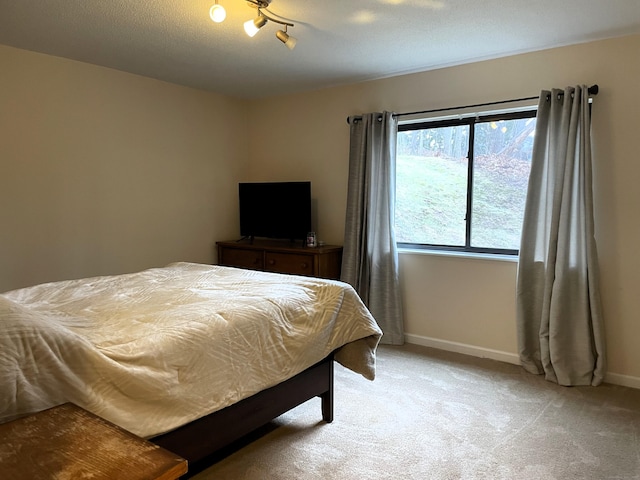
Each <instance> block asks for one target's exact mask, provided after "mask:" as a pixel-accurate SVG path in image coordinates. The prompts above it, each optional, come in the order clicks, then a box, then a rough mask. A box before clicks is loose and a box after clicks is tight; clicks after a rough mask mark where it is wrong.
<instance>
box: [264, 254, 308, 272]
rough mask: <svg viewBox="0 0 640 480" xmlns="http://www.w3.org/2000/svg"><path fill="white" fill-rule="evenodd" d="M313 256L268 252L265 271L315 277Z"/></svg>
mask: <svg viewBox="0 0 640 480" xmlns="http://www.w3.org/2000/svg"><path fill="white" fill-rule="evenodd" d="M313 258H314V257H313V255H304V254H298V253H279V252H266V253H265V256H264V269H265V270H266V271H268V272H278V273H290V274H293V275H315V271H314V268H313Z"/></svg>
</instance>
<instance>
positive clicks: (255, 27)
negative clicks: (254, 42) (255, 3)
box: [244, 11, 267, 37]
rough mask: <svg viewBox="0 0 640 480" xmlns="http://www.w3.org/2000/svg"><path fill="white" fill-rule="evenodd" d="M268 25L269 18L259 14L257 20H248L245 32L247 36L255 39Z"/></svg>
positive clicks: (245, 23) (245, 24)
mask: <svg viewBox="0 0 640 480" xmlns="http://www.w3.org/2000/svg"><path fill="white" fill-rule="evenodd" d="M266 24H267V17H265V16H263V15H262V12H260V11H259V12H258V16H257V17H256V19H255V20H247V21H246V22H244V31H245V32H247V35H249V36H250V37H253V36H254V35H255V34H256V33H258V31H260V29H261V28H262V27H264V26H265V25H266Z"/></svg>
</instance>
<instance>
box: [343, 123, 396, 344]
mask: <svg viewBox="0 0 640 480" xmlns="http://www.w3.org/2000/svg"><path fill="white" fill-rule="evenodd" d="M349 124H350V150H349V179H348V192H347V211H346V221H345V239H344V251H343V258H342V276H341V279H342V280H343V281H345V282H347V283H349V284H351V285H352V286H353V287H354V288H355V290H356V291H357V292H358V294H359V295H360V297H361V298H362V300H363V301H364V303H365V304H366V305H367V307H368V308H369V310H370V311H371V313H372V315H373V316H374V318H375V319H376V321H377V322H378V325H379V326H380V328H381V329H382V332H383V336H382V339H381V343H386V344H393V345H401V344H403V343H404V327H403V315H402V299H401V295H400V287H399V285H400V282H399V276H398V251H397V247H396V239H395V232H394V212H395V150H396V137H397V134H398V122H397V120H396V118H395V116H394V115H393V114H392V113H391V112H382V113H370V114H366V115H362V116H361V117H360V116H358V117H350V118H349Z"/></svg>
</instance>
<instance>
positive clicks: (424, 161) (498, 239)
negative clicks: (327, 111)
mask: <svg viewBox="0 0 640 480" xmlns="http://www.w3.org/2000/svg"><path fill="white" fill-rule="evenodd" d="M535 124H536V119H535V111H531V110H529V111H524V112H515V113H514V112H511V113H506V114H499V115H485V116H476V117H473V118H462V119H455V120H447V121H431V122H421V123H411V124H400V125H399V128H398V130H399V131H398V141H397V149H396V212H395V214H396V223H395V228H396V239H397V241H398V243H399V244H400V245H401V246H403V245H404V246H414V247H421V248H446V249H454V250H463V251H478V252H490V253H491V252H494V253H512V254H516V253H517V251H518V248H519V247H520V231H521V228H522V218H523V214H524V205H525V198H526V193H527V184H528V180H529V172H530V169H531V153H532V148H533V135H534V132H535Z"/></svg>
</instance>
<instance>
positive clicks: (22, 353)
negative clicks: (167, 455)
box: [0, 263, 381, 438]
mask: <svg viewBox="0 0 640 480" xmlns="http://www.w3.org/2000/svg"><path fill="white" fill-rule="evenodd" d="M380 337H381V331H380V329H379V328H378V325H377V324H376V322H375V320H374V318H373V317H372V316H371V314H370V313H369V311H368V310H367V308H366V307H365V306H364V304H363V303H362V301H361V300H360V298H359V297H358V295H357V294H356V292H355V291H354V290H353V288H351V286H349V285H347V284H345V283H342V282H338V281H333V280H324V279H318V278H312V277H300V276H293V275H282V274H275V273H266V272H257V271H251V270H242V269H237V268H231V267H222V266H215V265H213V266H212V265H202V264H194V263H174V264H171V265H168V266H166V267H163V268H153V269H149V270H145V271H142V272H138V273H132V274H125V275H116V276H104V277H95V278H86V279H80V280H69V281H61V282H54V283H47V284H42V285H37V286H34V287H28V288H23V289H19V290H14V291H11V292H6V293H4V294H2V295H0V423H3V422H6V421H9V420H12V419H14V418H18V417H20V416H23V415H26V414H29V413H34V412H37V411H40V410H43V409H46V408H50V407H53V406H55V405H59V404H61V403H64V402H73V403H75V404H77V405H79V406H81V407H83V408H85V409H86V410H89V411H90V412H93V413H95V414H96V415H99V416H101V417H103V418H105V419H107V420H109V421H111V422H113V423H115V424H117V425H119V426H121V427H123V428H125V429H126V430H129V431H130V432H133V433H134V434H136V435H139V436H141V437H146V438H149V437H153V436H155V435H159V434H161V433H165V432H168V431H170V430H173V429H175V428H177V427H179V426H181V425H183V424H185V423H188V422H190V421H193V420H195V419H197V418H199V417H202V416H204V415H206V414H209V413H211V412H214V411H216V410H220V409H222V408H224V407H225V406H228V405H230V404H233V403H235V402H237V401H239V400H241V399H243V398H246V397H249V396H251V395H253V394H255V393H257V392H259V391H260V390H263V389H265V388H268V387H271V386H273V385H276V384H278V383H280V382H282V381H284V380H286V379H288V378H290V377H292V376H294V375H296V374H298V373H300V372H301V371H303V370H304V369H306V368H308V367H309V366H311V365H313V364H315V363H317V362H318V361H320V360H322V359H323V358H325V357H326V356H327V355H329V354H330V353H331V352H333V351H336V355H335V359H336V361H338V362H340V363H341V364H343V365H344V366H345V367H346V368H348V369H351V370H353V371H354V372H356V373H359V374H361V375H363V376H364V377H366V378H368V379H371V380H372V379H373V378H374V376H375V351H376V348H377V345H378V342H379V340H380Z"/></svg>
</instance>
